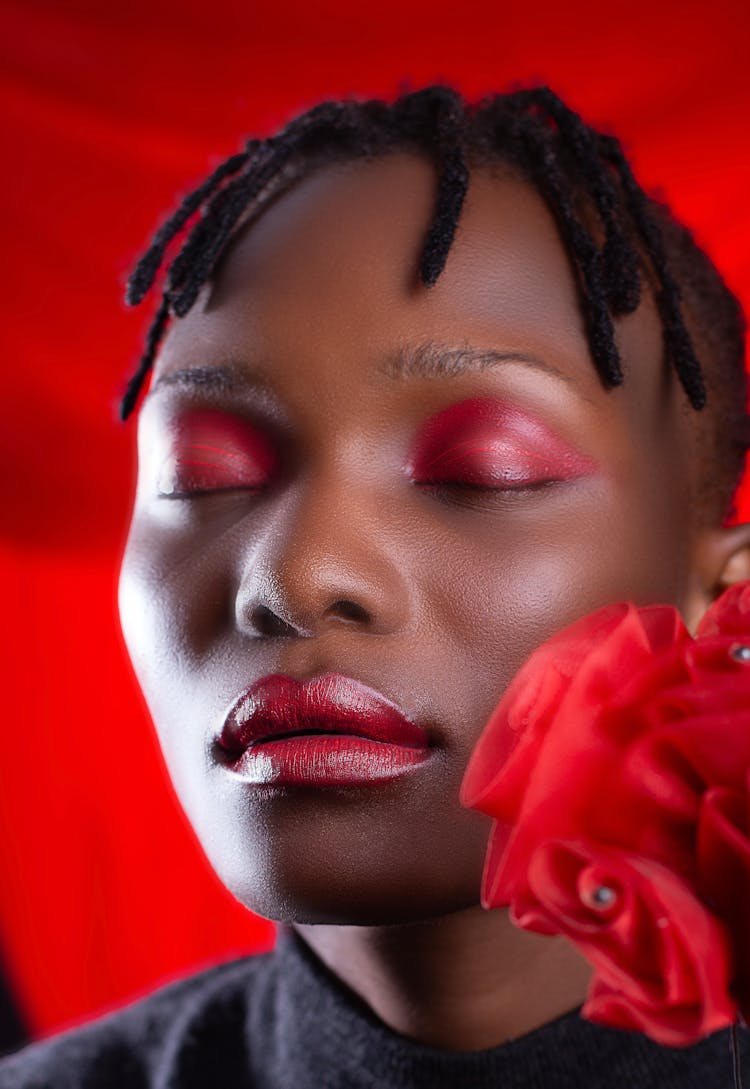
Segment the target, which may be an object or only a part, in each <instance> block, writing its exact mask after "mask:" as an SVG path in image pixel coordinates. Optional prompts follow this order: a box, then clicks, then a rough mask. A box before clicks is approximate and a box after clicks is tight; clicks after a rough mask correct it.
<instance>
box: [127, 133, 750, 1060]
mask: <svg viewBox="0 0 750 1089" xmlns="http://www.w3.org/2000/svg"><path fill="white" fill-rule="evenodd" d="M434 197H435V173H434V168H433V167H432V166H431V165H430V164H429V163H428V162H426V161H423V160H421V159H419V158H417V157H416V156H413V155H410V154H406V153H402V154H397V155H392V156H390V157H388V158H386V159H382V160H379V161H376V162H375V163H370V164H362V163H360V164H349V165H346V166H337V167H326V168H324V169H322V170H320V171H318V172H317V173H316V174H315V175H313V176H312V177H310V178H309V179H307V180H304V181H302V182H301V183H299V184H298V185H297V186H296V187H295V188H294V189H293V190H292V191H290V192H289V193H288V194H286V195H284V196H283V197H281V198H279V199H278V200H277V201H276V202H275V203H274V204H273V205H272V206H271V207H270V208H269V209H268V210H267V211H266V212H265V213H264V215H263V216H262V217H261V219H260V220H259V221H258V222H257V224H255V225H253V226H252V228H251V229H249V230H247V231H245V232H243V234H242V235H241V236H240V238H239V240H238V241H237V243H236V244H235V245H234V247H233V248H232V250H231V252H230V253H229V255H228V256H227V257H226V259H225V260H224V261H223V263H222V265H221V268H220V270H219V272H218V274H217V276H216V278H215V280H214V283H213V284H212V285H211V288H210V291H206V292H204V295H203V296H202V298H201V299H200V300H199V302H198V304H197V305H196V307H195V308H194V309H193V311H191V312H190V314H188V315H187V316H186V317H185V318H184V319H181V320H179V321H176V322H175V323H173V326H172V328H171V330H170V332H169V334H168V336H167V338H166V341H165V343H164V346H163V349H162V351H161V354H160V356H159V359H158V361H157V366H156V381H155V385H154V387H153V390H152V393H151V394H150V396H149V397H148V399H147V401H146V403H145V405H144V408H143V410H142V413H141V419H140V428H139V454H140V476H139V488H138V495H137V499H136V505H135V511H134V516H133V523H132V529H131V534H130V539H129V542H128V546H127V551H126V555H125V559H124V564H123V572H122V580H121V612H122V618H123V627H124V631H125V635H126V640H127V643H128V646H129V649H130V653H131V656H132V658H133V662H134V665H135V668H136V672H137V675H138V677H139V680H140V682H141V685H142V687H143V690H144V693H145V695H146V698H147V701H148V703H149V706H150V709H151V711H152V714H153V716H154V720H155V723H156V726H157V730H158V732H159V736H160V739H161V743H162V747H163V751H164V754H165V758H166V761H167V764H168V766H169V770H170V773H171V775H172V778H173V781H174V783H175V787H176V789H177V792H178V795H179V797H180V800H181V801H182V804H183V805H184V807H185V810H186V812H187V814H188V817H189V818H190V820H191V822H192V824H193V826H194V827H195V830H196V832H197V834H198V837H199V839H200V840H201V843H202V844H203V847H204V849H205V851H206V853H207V855H208V857H209V859H210V860H211V862H212V864H213V865H214V867H215V869H216V870H217V872H218V874H219V876H220V877H221V878H222V880H223V881H224V882H225V883H226V884H227V886H228V887H229V888H230V889H231V890H232V892H234V894H235V895H236V896H237V897H238V898H239V899H240V900H241V901H242V902H243V903H245V904H246V905H247V906H248V907H249V908H250V909H252V910H253V911H256V912H258V913H259V914H261V915H264V916H266V917H268V918H271V919H276V920H283V921H286V922H288V923H291V925H293V926H294V927H295V929H296V930H297V931H298V933H299V934H300V935H301V936H302V937H303V939H304V940H306V941H307V942H308V943H309V944H310V945H311V946H312V947H313V948H314V949H315V951H316V952H317V953H318V955H319V956H320V957H321V958H322V959H323V960H324V961H325V962H326V963H327V964H328V965H329V967H330V968H331V969H332V970H333V971H334V972H335V973H336V974H337V975H338V976H339V977H340V978H341V979H342V980H344V981H345V982H346V983H347V984H348V985H349V986H350V987H351V988H352V989H353V990H355V991H356V992H357V993H358V994H360V995H361V996H362V997H363V998H364V1000H365V1001H366V1002H367V1003H368V1004H369V1005H370V1006H371V1008H372V1009H373V1010H374V1011H375V1012H376V1013H377V1014H378V1016H379V1017H380V1018H381V1019H382V1020H383V1021H384V1022H385V1023H386V1024H388V1025H390V1026H391V1027H392V1028H393V1029H395V1030H396V1031H398V1032H401V1033H403V1034H405V1035H407V1036H409V1037H412V1038H414V1039H416V1040H419V1041H421V1042H423V1043H427V1044H431V1045H434V1046H438V1047H446V1048H455V1049H479V1048H485V1047H490V1046H493V1045H496V1044H499V1043H502V1042H503V1041H505V1040H507V1039H509V1038H512V1037H515V1036H518V1035H520V1034H522V1033H523V1032H526V1031H528V1030H530V1029H532V1028H534V1027H535V1026H537V1025H540V1024H542V1023H544V1022H546V1021H548V1020H550V1019H551V1018H553V1017H555V1016H557V1015H559V1014H561V1013H563V1012H565V1011H567V1010H569V1009H571V1008H573V1007H575V1006H576V1005H578V1004H579V1003H580V1002H582V1000H583V998H584V995H585V990H586V985H587V981H588V976H589V969H588V966H587V965H586V963H585V962H584V961H583V960H582V959H581V958H580V957H579V955H578V954H577V952H576V951H575V950H574V949H573V948H572V947H571V946H569V945H568V944H567V943H565V942H564V941H562V939H551V938H541V937H538V936H536V935H531V934H526V933H523V932H521V931H519V930H517V929H516V928H514V927H513V926H512V925H511V924H510V923H509V921H508V918H507V914H506V912H505V911H504V910H497V911H492V912H487V911H484V910H483V909H482V908H481V907H480V906H479V884H480V876H481V871H482V863H483V858H484V851H485V847H486V843H487V836H488V833H489V828H490V822H489V820H488V819H487V818H486V817H484V816H483V815H481V814H478V813H476V812H473V811H468V810H465V809H463V808H462V807H461V806H460V804H459V801H458V791H459V786H460V783H461V778H462V775H463V772H464V770H465V767H466V764H467V761H468V758H469V755H470V753H471V751H472V748H473V746H474V744H475V742H476V740H477V738H478V737H479V734H480V732H481V730H482V727H483V725H484V723H485V722H486V720H487V718H488V716H489V714H490V712H491V711H492V709H493V708H494V706H495V704H496V703H497V701H498V699H499V697H500V696H501V695H502V693H503V691H504V689H505V688H506V686H507V685H508V683H509V681H510V680H511V678H512V677H513V675H514V674H515V672H516V671H517V670H518V668H519V667H520V666H521V664H522V663H523V662H524V661H525V659H526V658H527V657H528V656H529V654H530V653H531V651H532V650H533V649H534V648H535V647H537V646H538V645H539V644H540V643H542V642H543V641H544V640H546V639H547V638H548V637H549V636H551V635H552V634H553V633H554V632H556V631H558V630H559V629H560V628H562V627H564V626H565V625H566V624H568V623H570V622H571V621H572V620H574V619H576V618H577V617H579V616H582V615H583V614H585V613H587V612H589V611H590V610H592V609H595V608H597V607H598V606H601V605H603V604H606V603H608V602H611V601H615V600H624V599H630V600H634V601H636V602H637V603H639V604H640V603H647V602H671V603H674V604H675V605H677V606H678V607H679V608H680V610H681V611H682V613H683V615H684V616H685V618H686V620H687V621H688V623H690V624H692V625H694V624H695V623H696V622H697V620H698V618H699V617H700V615H701V614H702V612H703V611H704V610H705V608H706V607H707V605H708V604H709V602H710V601H711V599H712V598H713V596H715V594H716V593H717V592H719V590H720V589H721V588H722V587H723V585H724V584H725V583H726V582H727V581H728V580H730V579H735V578H742V577H748V574H749V573H750V571H749V570H748V559H747V556H748V531H747V527H738V528H735V529H733V530H723V529H719V528H718V527H711V526H709V527H707V526H701V525H699V524H698V522H697V519H696V518H695V516H694V506H693V504H692V503H691V497H692V494H693V489H694V486H695V481H694V479H693V474H692V470H691V465H692V449H693V448H692V442H693V437H692V426H693V421H692V417H691V415H690V412H691V411H692V410H689V409H688V410H686V408H685V401H684V395H683V394H682V392H681V391H680V390H679V389H678V388H677V387H676V383H675V381H674V379H673V378H672V376H671V374H670V372H669V369H668V368H667V367H666V366H665V364H664V363H663V361H662V358H661V329H660V326H659V323H658V320H657V318H656V315H655V312H654V308H653V304H652V301H651V299H650V297H649V295H648V294H646V296H645V299H644V301H643V303H642V304H641V306H640V308H639V310H638V311H637V312H636V313H635V314H634V315H632V316H630V317H628V318H627V319H625V320H623V321H621V322H620V323H619V326H618V343H619V345H620V349H621V352H622V357H623V361H624V365H625V369H626V381H625V383H624V385H623V386H622V387H620V388H618V389H616V390H612V391H607V390H605V389H604V388H603V387H602V384H601V382H600V380H599V378H598V376H597V374H596V372H595V370H594V368H593V366H592V363H591V359H590V354H589V350H588V345H587V341H586V337H585V332H584V328H583V323H582V318H581V315H580V310H579V306H578V301H577V294H576V286H575V281H574V277H573V274H572V271H571V268H570V265H569V262H568V258H567V255H566V253H565V250H564V248H563V245H562V243H561V241H560V239H559V236H558V233H557V230H556V227H555V224H554V221H553V219H552V217H551V216H550V213H549V212H548V211H547V209H546V207H545V205H544V204H543V202H542V200H541V198H540V197H539V196H538V194H536V193H535V192H534V191H533V190H532V189H530V188H529V187H527V186H526V185H524V184H523V183H521V182H519V181H517V180H515V179H513V178H512V177H510V176H508V175H507V174H504V173H503V172H502V171H494V172H490V171H488V170H482V171H476V172H475V174H474V175H473V178H472V185H471V187H470V190H469V196H468V199H467V204H466V206H465V209H464V213H463V215H462V218H461V223H460V227H459V232H458V235H457V238H456V241H455V243H454V246H453V249H452V250H451V253H450V256H449V259H448V263H447V266H446V269H445V271H444V273H443V275H442V276H441V278H440V279H439V281H438V283H437V285H436V286H435V287H433V288H431V289H426V288H424V287H422V286H421V285H420V284H419V283H418V281H417V277H416V271H415V270H416V265H417V256H418V253H419V249H420V244H421V241H422V239H423V237H424V233H425V230H426V228H427V225H428V222H429V218H430V214H431V209H432V206H433V202H434ZM425 343H430V344H432V345H439V346H440V347H441V350H448V349H456V348H466V346H471V347H472V348H477V349H491V350H493V351H495V352H498V353H500V352H502V353H515V356H516V357H517V358H514V359H512V360H509V359H507V358H506V359H505V360H498V359H496V360H495V361H494V362H493V363H492V364H491V365H486V366H476V365H474V366H471V367H468V368H466V369H465V370H462V371H461V372H460V373H450V374H445V373H435V370H434V368H433V372H432V373H427V374H425V373H409V374H406V375H400V376H398V377H395V376H394V375H393V374H391V373H387V372H388V369H389V368H388V365H387V364H388V363H389V361H391V360H393V359H394V358H395V356H396V355H397V354H398V352H399V350H403V349H404V348H405V347H406V348H412V349H413V348H414V347H415V346H417V345H424V344H425ZM521 356H523V357H524V359H525V360H526V361H523V360H522V359H521V358H520V357H521ZM449 359H450V360H451V361H452V363H453V364H455V360H456V356H455V354H454V355H453V356H450V357H449ZM529 360H533V361H534V362H529ZM196 369H200V377H199V379H198V380H197V381H196V376H195V374H193V376H192V378H191V377H189V376H185V375H182V377H180V374H181V373H182V372H184V371H193V372H194V371H195V370H196ZM391 369H392V367H391ZM454 369H455V367H454ZM476 397H482V398H493V399H501V400H502V401H503V402H504V403H508V404H510V405H512V406H518V407H520V408H521V409H522V410H523V411H528V412H530V413H532V414H533V415H534V416H535V417H536V418H537V419H540V420H542V421H543V422H544V424H545V425H546V426H547V427H548V428H549V429H550V430H551V431H552V432H553V433H554V434H555V435H556V436H559V437H561V438H562V439H563V440H564V441H565V442H567V443H568V444H569V445H571V446H572V447H573V448H574V449H575V450H576V451H577V452H579V453H581V454H582V455H583V456H584V457H585V458H587V459H590V461H591V462H592V463H593V464H594V466H595V469H594V470H593V471H592V472H591V473H588V474H585V475H584V476H582V477H579V478H575V479H572V480H561V481H555V482H552V483H551V484H548V485H547V486H545V487H536V488H534V487H527V488H525V489H524V488H521V489H516V490H513V489H508V488H500V487H495V488H491V489H488V488H483V489H478V488H476V487H473V486H465V485H454V486H451V487H450V488H447V489H443V490H442V491H437V492H436V491H435V490H434V489H432V490H431V489H428V488H425V487H422V486H421V485H420V484H418V483H415V482H414V480H412V479H410V477H409V473H408V472H406V471H405V468H404V466H405V464H407V463H408V458H409V455H410V453H411V451H412V448H413V445H414V443H415V441H416V437H417V435H418V433H419V430H420V427H422V426H423V425H424V423H425V421H426V420H428V419H429V418H430V417H432V416H434V415H435V414H436V413H437V412H439V411H440V410H442V409H444V408H446V407H448V406H450V405H452V404H455V403H458V402H460V401H463V400H466V399H470V398H476ZM196 407H197V408H201V407H202V408H211V409H217V410H219V411H220V412H221V413H224V414H226V415H227V416H228V417H233V418H234V417H239V418H241V419H243V420H249V421H251V422H252V423H253V425H255V426H257V427H258V428H260V429H261V430H262V431H263V433H264V434H265V435H267V436H268V437H269V441H270V442H271V443H272V444H275V447H276V448H277V449H278V450H279V451H280V452H281V454H282V455H283V458H282V460H283V464H284V471H283V473H282V474H281V475H280V476H279V477H278V478H277V479H275V480H274V483H273V484H272V486H269V487H268V488H266V489H265V491H264V492H263V494H262V495H260V496H259V495H254V494H250V493H248V492H247V491H243V490H242V489H234V490H231V489H230V490H227V491H222V492H219V493H213V494H201V495H192V496H189V497H187V498H177V499H175V498H169V497H164V496H159V495H158V489H157V481H158V478H159V473H160V471H161V469H162V463H163V461H164V457H165V454H164V450H165V442H166V436H168V435H169V433H170V429H172V431H173V430H174V426H175V421H176V420H178V419H180V418H181V416H183V415H184V414H185V413H186V412H189V411H190V410H191V409H193V408H196ZM327 671H337V672H340V673H343V674H346V675H348V676H352V677H355V678H357V679H359V680H361V681H363V682H364V683H366V684H368V685H370V686H371V687H373V688H375V689H377V690H378V691H380V692H382V693H384V694H385V695H386V696H387V697H388V698H389V699H391V700H393V701H395V702H396V703H397V704H398V705H399V706H400V707H401V708H402V709H403V710H404V711H405V713H406V714H407V715H409V716H410V717H412V718H413V719H415V720H416V721H417V722H419V723H421V724H422V725H424V726H425V727H426V728H427V729H428V730H429V731H430V736H431V739H432V744H433V752H432V755H431V758H430V759H429V760H428V761H426V762H425V763H424V764H422V765H420V766H419V767H418V768H416V769H414V771H413V772H412V773H410V774H409V775H408V776H404V777H402V778H399V779H396V780H393V781H391V782H389V783H378V784H368V785H362V786H358V787H346V788H342V787H339V788H336V789H334V788H320V787H316V788H313V787H307V788H304V787H289V786H287V787H284V788H273V787H257V786H255V787H253V786H249V785H247V784H242V783H238V782H237V781H236V780H233V779H232V778H231V776H229V775H228V774H227V772H226V771H225V770H224V769H223V768H221V767H219V766H217V765H216V764H215V763H214V762H212V760H211V756H210V739H211V738H212V737H213V734H214V732H215V730H216V729H217V728H218V726H219V725H220V724H221V721H222V719H223V716H224V714H225V713H226V710H227V708H228V706H229V704H230V703H231V702H232V700H233V699H234V698H235V697H236V696H237V695H238V693H239V692H240V691H241V690H242V689H243V688H244V687H245V686H246V685H247V684H248V683H250V682H251V681H253V680H255V679H257V678H259V677H261V676H263V675H265V674H269V673H275V672H281V673H287V674H290V675H292V676H294V677H297V678H307V677H310V676H314V675H316V674H319V673H323V672H327Z"/></svg>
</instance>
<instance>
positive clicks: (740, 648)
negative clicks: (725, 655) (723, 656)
mask: <svg viewBox="0 0 750 1089" xmlns="http://www.w3.org/2000/svg"><path fill="white" fill-rule="evenodd" d="M729 656H730V658H734V660H735V662H741V663H742V664H743V665H746V664H748V665H750V646H748V644H747V643H735V644H734V645H733V646H731V647H730V648H729Z"/></svg>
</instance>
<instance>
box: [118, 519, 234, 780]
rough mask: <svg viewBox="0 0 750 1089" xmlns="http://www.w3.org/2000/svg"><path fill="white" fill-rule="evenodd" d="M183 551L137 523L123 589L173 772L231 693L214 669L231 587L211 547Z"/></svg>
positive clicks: (124, 608)
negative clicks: (221, 687) (220, 687)
mask: <svg viewBox="0 0 750 1089" xmlns="http://www.w3.org/2000/svg"><path fill="white" fill-rule="evenodd" d="M176 553H177V550H176V549H175V547H172V546H171V547H166V546H165V544H164V542H163V541H162V540H161V539H160V536H159V534H158V533H153V532H149V533H142V532H141V531H140V530H139V527H138V525H137V523H136V524H135V525H134V527H133V529H132V530H131V535H130V539H129V541H128V545H127V548H126V552H125V556H124V558H123V562H122V567H121V571H120V581H119V591H118V600H119V612H120V623H121V626H122V631H123V636H124V639H125V644H126V646H127V649H128V653H129V655H130V659H131V662H132V664H133V669H134V671H135V674H136V677H137V679H138V683H139V685H140V687H141V689H142V691H143V695H144V697H145V699H146V703H147V705H148V708H149V711H150V712H151V716H152V718H153V721H154V724H155V726H156V730H157V733H158V735H159V739H160V742H161V745H162V748H163V750H164V755H165V757H166V759H167V762H168V764H169V767H170V772H172V773H173V775H174V774H175V770H176V768H175V764H179V765H184V766H185V767H188V768H189V767H190V766H191V763H194V761H195V756H196V753H195V751H194V750H193V739H194V738H196V737H200V736H202V733H203V731H204V730H205V724H206V721H207V720H209V721H210V720H211V718H212V716H214V715H215V714H216V713H217V712H216V707H215V702H216V700H217V699H218V700H221V698H222V696H223V695H224V694H223V693H222V692H220V691H219V692H217V686H216V683H215V681H214V683H209V682H208V678H207V675H206V673H207V668H208V666H209V665H210V662H211V660H212V655H213V654H216V653H218V652H219V651H220V648H221V647H222V646H223V645H224V643H225V641H226V633H227V614H228V612H229V610H228V607H227V601H228V597H227V595H228V594H229V593H230V592H231V589H230V586H229V579H228V575H227V573H226V571H224V570H222V568H221V566H220V565H219V564H217V563H215V561H214V560H213V559H212V557H211V553H210V551H208V550H204V549H200V548H195V547H193V548H192V549H191V550H190V552H189V561H188V560H187V559H183V561H182V562H179V559H178V558H177V557H178V555H179V553H177V555H176ZM196 586H200V587H201V592H200V593H196V592H195V587H196ZM230 695H231V694H230ZM226 699H227V700H228V699H229V696H226ZM175 777H176V778H177V776H175Z"/></svg>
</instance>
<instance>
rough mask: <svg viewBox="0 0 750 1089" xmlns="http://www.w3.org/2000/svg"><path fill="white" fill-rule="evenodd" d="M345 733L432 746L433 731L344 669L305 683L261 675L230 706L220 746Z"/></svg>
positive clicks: (237, 748)
mask: <svg viewBox="0 0 750 1089" xmlns="http://www.w3.org/2000/svg"><path fill="white" fill-rule="evenodd" d="M313 733H340V734H350V735H354V736H356V737H365V738H369V739H370V740H372V741H382V742H386V743H390V744H396V745H403V746H406V747H407V748H426V747H427V746H428V745H429V738H428V735H427V732H426V731H425V730H424V728H423V727H421V726H417V725H416V724H415V723H414V722H411V721H410V720H409V719H408V718H406V716H405V715H404V714H403V713H402V712H401V711H400V710H399V709H398V707H396V706H395V704H393V703H391V701H390V700H388V699H386V697H385V696H383V695H381V694H380V693H379V692H376V691H375V690H374V689H372V688H369V687H368V686H367V685H365V684H362V682H361V681H356V680H354V679H353V678H351V677H344V676H342V675H341V674H340V673H325V674H323V675H321V676H318V677H313V678H310V679H309V680H305V681H298V680H295V679H294V678H293V677H288V676H286V675H285V674H283V673H274V674H271V675H269V676H267V677H261V679H260V680H259V681H256V682H255V683H254V684H252V685H250V687H249V688H247V689H246V690H245V691H244V692H243V693H242V694H241V695H240V696H238V698H237V699H236V700H235V701H234V703H233V704H232V706H231V707H230V709H229V711H228V713H227V715H226V718H225V719H224V725H223V727H222V730H221V734H220V735H219V738H218V744H219V747H220V748H222V749H224V750H225V751H226V752H228V753H231V754H239V753H242V752H244V751H245V749H247V748H249V747H250V746H251V745H252V744H254V743H255V742H257V741H264V740H269V739H274V738H279V737H284V736H289V735H291V734H313Z"/></svg>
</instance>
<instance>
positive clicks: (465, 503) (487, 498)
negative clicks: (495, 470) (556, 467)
mask: <svg viewBox="0 0 750 1089" xmlns="http://www.w3.org/2000/svg"><path fill="white" fill-rule="evenodd" d="M559 483H560V481H559V480H540V481H537V482H532V483H530V484H521V485H510V486H502V487H500V486H498V485H495V484H492V485H484V484H471V483H465V482H463V481H447V482H443V483H433V482H429V483H427V482H423V483H419V482H416V481H415V484H416V486H417V487H418V488H420V489H421V490H422V491H424V492H427V493H428V494H430V495H431V496H433V497H434V498H435V499H437V500H438V501H440V502H443V503H445V504H446V505H447V506H453V507H477V506H479V507H482V506H484V507H488V508H489V507H498V506H501V505H502V504H504V503H513V502H517V501H519V500H521V499H523V498H528V497H530V496H532V495H536V494H538V493H539V492H541V491H545V490H546V489H548V488H552V487H554V486H555V485H556V484H559Z"/></svg>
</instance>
